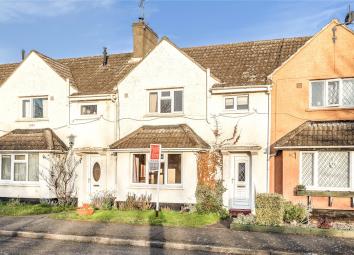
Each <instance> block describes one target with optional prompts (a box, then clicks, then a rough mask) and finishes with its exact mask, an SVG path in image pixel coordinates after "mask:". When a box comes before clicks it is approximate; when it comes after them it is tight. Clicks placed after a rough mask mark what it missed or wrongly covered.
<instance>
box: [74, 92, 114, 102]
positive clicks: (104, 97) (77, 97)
mask: <svg viewBox="0 0 354 255" xmlns="http://www.w3.org/2000/svg"><path fill="white" fill-rule="evenodd" d="M114 95H115V93H110V94H96V95H71V96H69V98H70V99H71V100H72V101H75V100H76V101H84V100H111V99H112V97H113V96H114Z"/></svg>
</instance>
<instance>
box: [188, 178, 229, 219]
mask: <svg viewBox="0 0 354 255" xmlns="http://www.w3.org/2000/svg"><path fill="white" fill-rule="evenodd" d="M225 191H226V189H225V188H224V185H223V183H222V181H221V180H219V181H217V182H216V184H215V186H214V187H211V186H209V185H205V184H198V186H197V189H196V192H195V195H196V199H197V203H196V205H195V207H196V210H197V212H198V213H201V214H206V213H219V214H220V216H221V217H226V215H228V214H227V212H226V210H225V208H224V206H223V200H222V195H223V193H224V192H225Z"/></svg>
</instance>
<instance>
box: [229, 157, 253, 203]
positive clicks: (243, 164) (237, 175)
mask: <svg viewBox="0 0 354 255" xmlns="http://www.w3.org/2000/svg"><path fill="white" fill-rule="evenodd" d="M233 163H234V164H233V166H234V167H233V178H232V185H233V194H232V195H233V197H232V205H231V207H232V208H235V209H251V194H250V193H251V189H250V184H251V181H250V180H251V176H250V158H249V156H248V155H246V154H245V155H235V156H234V157H233Z"/></svg>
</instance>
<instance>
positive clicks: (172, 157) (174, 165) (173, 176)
mask: <svg viewBox="0 0 354 255" xmlns="http://www.w3.org/2000/svg"><path fill="white" fill-rule="evenodd" d="M181 180H182V178H181V154H169V155H168V169H167V183H169V184H180V183H182V182H181Z"/></svg>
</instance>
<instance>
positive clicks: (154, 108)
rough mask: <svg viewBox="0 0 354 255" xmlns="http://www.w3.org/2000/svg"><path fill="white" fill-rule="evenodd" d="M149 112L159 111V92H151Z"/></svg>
mask: <svg viewBox="0 0 354 255" xmlns="http://www.w3.org/2000/svg"><path fill="white" fill-rule="evenodd" d="M149 112H157V92H151V93H150V94H149Z"/></svg>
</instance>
